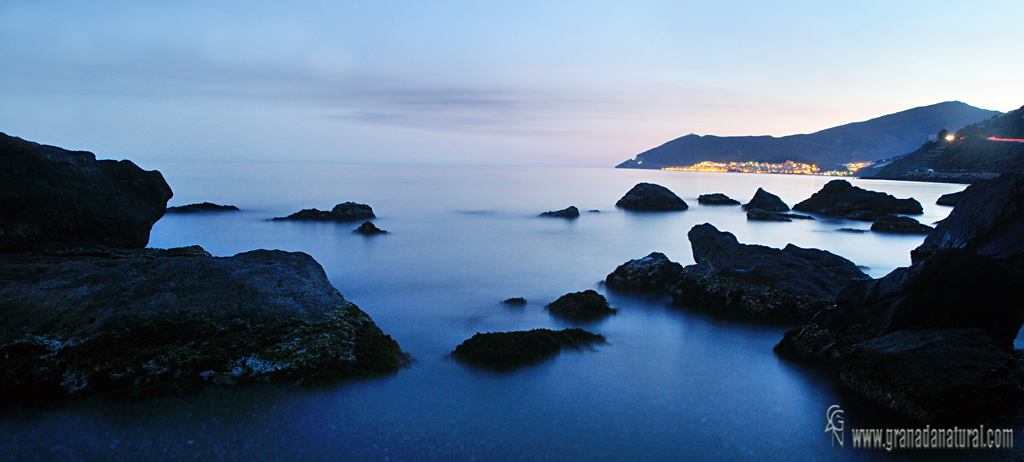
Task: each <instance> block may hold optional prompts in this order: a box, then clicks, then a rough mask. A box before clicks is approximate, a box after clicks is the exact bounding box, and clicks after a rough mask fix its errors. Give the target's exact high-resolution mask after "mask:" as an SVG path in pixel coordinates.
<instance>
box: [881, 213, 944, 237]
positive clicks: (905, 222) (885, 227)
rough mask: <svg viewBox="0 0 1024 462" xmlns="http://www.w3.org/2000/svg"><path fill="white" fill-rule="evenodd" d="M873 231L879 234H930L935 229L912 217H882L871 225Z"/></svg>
mask: <svg viewBox="0 0 1024 462" xmlns="http://www.w3.org/2000/svg"><path fill="white" fill-rule="evenodd" d="M871 230H872V231H875V232H879V233H897V234H929V233H931V232H932V231H934V230H935V228H932V227H931V226H928V225H924V224H921V222H920V221H917V220H915V219H913V218H910V217H901V216H898V215H882V216H880V217H878V219H876V220H875V222H874V223H872V224H871Z"/></svg>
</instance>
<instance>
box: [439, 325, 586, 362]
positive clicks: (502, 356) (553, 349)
mask: <svg viewBox="0 0 1024 462" xmlns="http://www.w3.org/2000/svg"><path fill="white" fill-rule="evenodd" d="M604 342H605V339H604V337H603V336H601V335H599V334H594V333H590V332H587V331H585V330H583V329H565V330H559V331H553V330H549V329H534V330H531V331H518V332H491V333H486V334H481V333H477V334H476V335H474V336H473V337H472V338H470V339H469V340H466V341H465V342H462V344H460V345H459V346H457V347H455V351H453V352H452V356H453V357H454V358H455V359H457V360H459V361H461V362H464V363H467V364H470V365H473V366H478V367H485V368H488V369H494V370H501V371H504V370H513V369H518V368H520V367H523V366H528V365H530V364H534V363H537V362H540V361H543V360H545V359H548V358H551V357H553V356H555V355H557V354H558V353H559V352H561V351H562V350H563V349H566V348H572V349H580V348H582V347H584V346H587V345H592V344H595V343H604Z"/></svg>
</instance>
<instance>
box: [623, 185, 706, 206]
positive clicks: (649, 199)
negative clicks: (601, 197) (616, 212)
mask: <svg viewBox="0 0 1024 462" xmlns="http://www.w3.org/2000/svg"><path fill="white" fill-rule="evenodd" d="M615 206H616V207H619V208H623V209H626V210H633V211H638V212H657V211H672V210H686V209H688V208H689V206H688V205H686V202H683V200H682V199H680V198H679V196H677V195H675V193H673V192H672V191H669V190H668V188H666V187H664V186H660V185H656V184H651V183H637V185H636V186H633V189H630V190H629V192H627V193H626V195H625V196H622V199H619V201H618V202H616V203H615Z"/></svg>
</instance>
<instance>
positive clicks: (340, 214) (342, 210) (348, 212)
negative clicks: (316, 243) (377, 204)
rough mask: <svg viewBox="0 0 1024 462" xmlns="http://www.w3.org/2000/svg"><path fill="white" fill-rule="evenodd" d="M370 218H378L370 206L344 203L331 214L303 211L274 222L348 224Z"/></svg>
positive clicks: (335, 207)
mask: <svg viewBox="0 0 1024 462" xmlns="http://www.w3.org/2000/svg"><path fill="white" fill-rule="evenodd" d="M369 218H376V215H374V214H373V209H372V208H370V206H369V205H366V204H357V203H355V202H344V203H341V204H338V205H335V206H334V208H333V209H331V211H329V212H325V211H323V210H317V209H303V210H300V211H298V212H295V213H293V214H291V215H288V216H287V217H277V218H274V220H294V221H336V222H348V221H358V220H366V219H369Z"/></svg>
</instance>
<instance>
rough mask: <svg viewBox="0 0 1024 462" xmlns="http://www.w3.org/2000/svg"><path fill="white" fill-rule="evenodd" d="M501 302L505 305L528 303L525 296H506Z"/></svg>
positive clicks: (523, 304)
mask: <svg viewBox="0 0 1024 462" xmlns="http://www.w3.org/2000/svg"><path fill="white" fill-rule="evenodd" d="M501 303H502V304H503V305H510V306H525V305H526V299H525V298H523V297H512V298H506V299H505V300H503V301H502V302H501Z"/></svg>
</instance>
